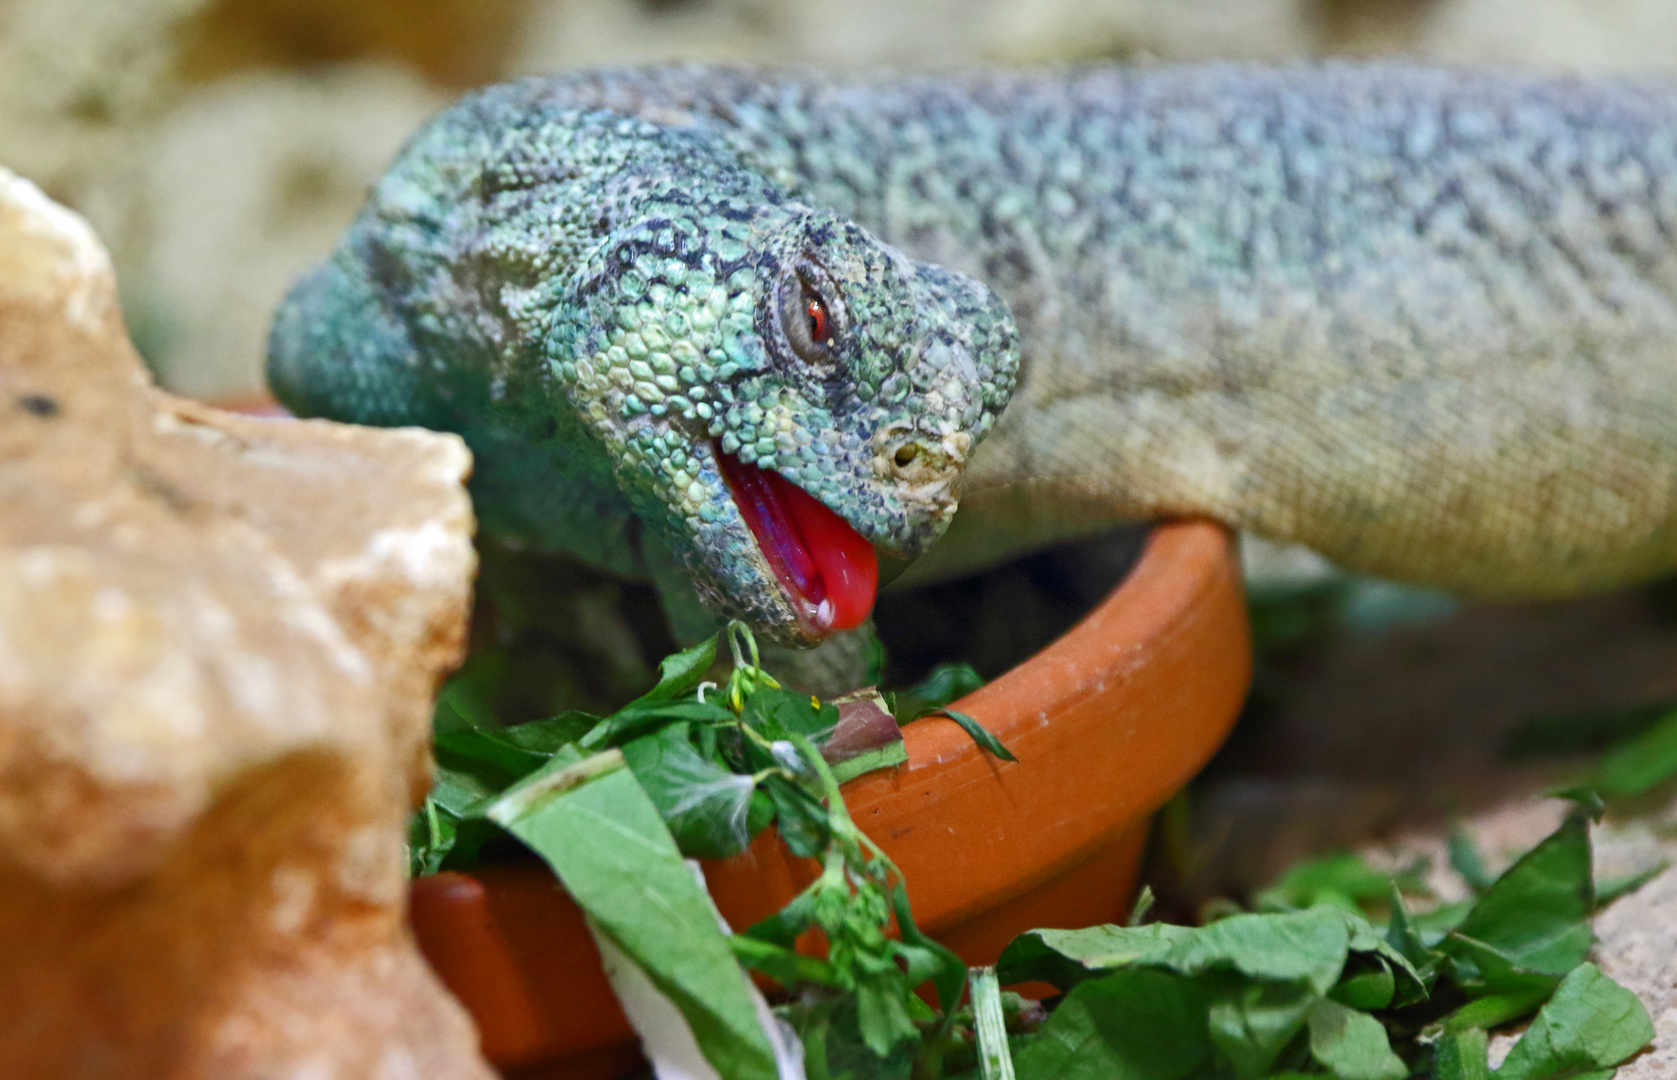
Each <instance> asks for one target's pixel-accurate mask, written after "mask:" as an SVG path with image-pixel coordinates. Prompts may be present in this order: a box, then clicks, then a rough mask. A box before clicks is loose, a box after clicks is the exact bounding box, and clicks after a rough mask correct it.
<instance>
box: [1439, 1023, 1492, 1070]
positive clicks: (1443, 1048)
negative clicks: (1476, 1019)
mask: <svg viewBox="0 0 1677 1080" xmlns="http://www.w3.org/2000/svg"><path fill="white" fill-rule="evenodd" d="M1490 1053H1491V1040H1490V1037H1489V1036H1488V1035H1486V1034H1485V1033H1484V1032H1483V1031H1482V1030H1480V1029H1478V1028H1467V1029H1465V1030H1461V1031H1446V1032H1444V1034H1442V1035H1440V1036H1439V1037H1438V1041H1437V1042H1435V1043H1433V1049H1432V1054H1433V1058H1432V1062H1433V1064H1432V1075H1433V1080H1491V1062H1490Z"/></svg>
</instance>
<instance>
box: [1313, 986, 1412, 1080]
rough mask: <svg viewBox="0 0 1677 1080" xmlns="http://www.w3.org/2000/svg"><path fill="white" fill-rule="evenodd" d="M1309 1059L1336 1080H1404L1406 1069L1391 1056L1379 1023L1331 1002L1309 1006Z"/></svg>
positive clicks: (1401, 1061) (1401, 1060) (1401, 1062)
mask: <svg viewBox="0 0 1677 1080" xmlns="http://www.w3.org/2000/svg"><path fill="white" fill-rule="evenodd" d="M1308 1023H1309V1025H1310V1056H1311V1057H1313V1058H1315V1059H1316V1060H1317V1062H1318V1063H1320V1064H1321V1065H1322V1066H1323V1067H1324V1068H1326V1069H1327V1070H1328V1071H1329V1072H1331V1073H1333V1075H1334V1076H1335V1077H1337V1078H1338V1080H1404V1078H1405V1077H1407V1076H1408V1075H1409V1069H1408V1067H1407V1066H1405V1065H1404V1063H1403V1059H1402V1058H1400V1057H1398V1056H1397V1055H1396V1054H1394V1053H1392V1045H1391V1042H1390V1041H1389V1040H1388V1039H1387V1037H1386V1029H1385V1027H1384V1026H1382V1025H1381V1023H1380V1021H1378V1020H1376V1019H1375V1018H1374V1017H1372V1016H1370V1015H1368V1014H1367V1013H1363V1012H1356V1011H1354V1010H1352V1009H1348V1008H1346V1007H1345V1006H1343V1005H1341V1004H1339V1003H1338V1002H1335V1001H1328V1000H1325V999H1324V1000H1321V1001H1318V1002H1316V1004H1314V1005H1312V1006H1311V1007H1310V1018H1309V1021H1308Z"/></svg>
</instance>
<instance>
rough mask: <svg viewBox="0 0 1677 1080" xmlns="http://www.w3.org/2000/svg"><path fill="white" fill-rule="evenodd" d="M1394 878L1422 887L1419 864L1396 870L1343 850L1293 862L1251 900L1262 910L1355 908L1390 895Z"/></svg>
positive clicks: (1414, 888) (1409, 886)
mask: <svg viewBox="0 0 1677 1080" xmlns="http://www.w3.org/2000/svg"><path fill="white" fill-rule="evenodd" d="M1394 882H1395V883H1396V884H1397V885H1398V886H1399V887H1401V888H1404V889H1407V890H1409V891H1411V892H1420V891H1422V888H1423V883H1422V880H1421V875H1420V867H1409V868H1405V869H1404V870H1401V871H1399V872H1397V873H1395V874H1394V873H1392V872H1390V871H1387V870H1379V869H1376V868H1375V867H1372V866H1370V865H1369V864H1368V863H1367V862H1365V861H1364V860H1363V859H1362V858H1361V857H1360V856H1357V855H1352V854H1349V853H1340V854H1337V855H1328V856H1325V857H1323V858H1319V859H1311V860H1309V861H1307V862H1302V863H1299V864H1297V865H1296V866H1293V867H1292V868H1291V869H1289V870H1287V872H1286V873H1284V874H1282V875H1281V877H1280V878H1278V879H1277V880H1276V881H1275V883H1274V884H1273V885H1270V886H1269V887H1268V888H1266V889H1264V890H1262V891H1260V892H1259V893H1258V894H1257V895H1256V896H1255V897H1253V900H1252V903H1253V906H1254V907H1256V908H1257V909H1258V910H1260V911H1288V910H1296V909H1299V908H1308V907H1315V906H1316V905H1317V904H1333V905H1334V906H1336V907H1342V908H1345V909H1346V910H1348V911H1356V910H1359V908H1360V905H1362V904H1369V903H1375V902H1378V901H1384V900H1385V899H1387V897H1388V896H1389V895H1390V893H1391V889H1392V886H1393V883H1394Z"/></svg>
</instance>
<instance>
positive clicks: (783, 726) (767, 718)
mask: <svg viewBox="0 0 1677 1080" xmlns="http://www.w3.org/2000/svg"><path fill="white" fill-rule="evenodd" d="M740 719H742V720H744V721H745V722H746V723H748V724H750V725H751V726H752V727H754V728H757V729H758V730H759V731H761V732H762V733H763V734H764V735H767V736H768V737H769V738H771V739H784V738H786V737H787V735H788V734H794V735H802V736H803V737H804V738H806V739H809V740H810V741H811V742H817V743H819V742H820V741H821V740H822V739H824V738H825V737H826V736H827V734H828V733H829V732H831V731H832V730H833V728H835V727H837V726H838V721H839V713H838V708H837V707H836V706H834V705H832V704H830V703H828V702H824V701H820V700H818V699H816V698H813V697H811V696H810V695H808V694H802V693H799V692H798V691H796V690H787V689H784V688H780V687H766V688H764V689H761V690H758V691H757V692H755V693H753V694H752V695H751V696H750V697H749V698H747V699H746V701H745V711H744V712H742V713H741V714H740Z"/></svg>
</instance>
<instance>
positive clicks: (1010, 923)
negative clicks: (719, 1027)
mask: <svg viewBox="0 0 1677 1080" xmlns="http://www.w3.org/2000/svg"><path fill="white" fill-rule="evenodd" d="M1250 676H1251V642H1250V638H1249V633H1248V628H1247V621H1246V611H1245V605H1244V600H1243V596H1242V592H1241V583H1240V572H1239V566H1238V563H1237V560H1236V557H1235V550H1234V543H1233V538H1232V537H1231V536H1230V535H1229V534H1228V533H1227V532H1226V531H1225V530H1223V529H1222V528H1220V527H1218V526H1216V525H1213V524H1209V523H1207V522H1201V521H1186V522H1176V523H1171V524H1166V525H1162V526H1160V527H1159V528H1157V529H1155V530H1154V531H1153V534H1152V536H1151V537H1150V538H1149V540H1148V542H1147V546H1146V548H1145V550H1144V551H1143V553H1142V557H1141V559H1140V561H1139V562H1138V563H1137V564H1136V566H1135V568H1134V569H1133V570H1132V571H1131V572H1130V574H1129V576H1128V577H1127V578H1126V579H1125V580H1124V582H1123V583H1122V584H1120V585H1119V586H1118V588H1116V589H1114V590H1113V592H1112V594H1111V595H1110V596H1108V597H1107V598H1106V600H1104V601H1103V602H1102V603H1101V605H1100V606H1099V607H1097V608H1096V609H1095V610H1094V611H1092V612H1091V613H1090V614H1089V615H1088V617H1086V618H1085V619H1084V620H1083V621H1082V622H1081V623H1079V624H1078V625H1077V626H1075V627H1073V628H1072V629H1071V630H1070V631H1069V632H1068V633H1067V634H1066V635H1065V636H1064V637H1062V638H1061V639H1060V640H1058V641H1056V642H1055V643H1054V644H1053V645H1050V646H1049V647H1048V648H1046V649H1044V650H1043V651H1042V652H1041V653H1039V654H1037V655H1036V656H1035V657H1033V658H1032V659H1030V660H1029V661H1027V662H1026V663H1024V664H1022V665H1020V666H1019V667H1017V668H1015V669H1014V670H1012V671H1010V672H1008V673H1007V674H1006V675H1003V676H1002V677H1001V678H999V679H997V680H996V681H994V682H992V683H990V684H989V685H988V686H986V687H984V688H983V689H981V690H978V691H977V692H975V693H973V694H971V695H970V696H968V697H966V698H963V699H962V700H960V701H958V702H956V703H955V707H956V708H958V709H960V710H961V711H963V712H966V713H969V714H971V715H972V716H973V717H975V718H976V719H977V720H978V721H979V722H980V723H981V724H983V725H984V726H985V727H986V728H988V729H989V730H990V731H992V732H994V733H995V735H996V736H997V738H999V739H1001V741H1002V743H1003V744H1005V745H1006V746H1007V747H1008V749H1010V750H1012V751H1013V753H1014V754H1015V755H1016V756H1017V757H1018V758H1019V761H1018V763H1017V764H1008V763H1005V762H1001V761H998V760H996V759H995V758H992V757H990V756H989V755H988V754H985V753H984V752H983V751H981V750H979V749H978V748H977V747H976V746H975V745H974V744H973V741H972V740H971V739H970V738H968V737H967V735H966V733H965V732H963V731H962V730H961V729H960V728H959V727H958V726H957V725H956V724H955V723H954V722H953V721H951V720H947V719H939V718H928V719H923V720H918V721H916V722H914V723H913V724H910V725H909V726H908V727H907V728H905V729H904V732H903V734H904V739H905V741H906V743H907V749H908V763H907V764H906V765H902V766H900V767H898V768H896V769H893V770H889V771H881V772H876V773H871V774H869V775H866V776H861V777H858V778H857V779H855V780H852V781H851V782H850V783H848V784H846V785H845V787H844V796H845V801H846V803H847V804H848V805H849V807H850V813H851V815H852V816H853V817H854V818H855V820H856V822H857V824H858V825H860V826H861V827H862V828H863V830H864V831H866V832H867V833H868V835H869V836H871V837H872V838H873V839H874V840H875V841H876V842H877V843H878V844H879V845H880V847H882V848H884V849H885V851H886V853H887V854H889V855H890V856H891V858H892V859H893V860H895V861H896V864H897V866H898V867H900V868H901V870H902V872H903V876H904V878H905V880H906V882H907V885H908V894H909V898H910V900H911V902H912V903H913V906H914V913H915V918H916V919H917V921H918V922H919V923H920V925H921V926H922V927H923V928H925V929H926V930H927V931H929V932H930V933H931V934H933V935H934V936H935V937H937V938H938V939H939V940H940V941H942V942H944V943H945V944H947V945H949V946H950V947H951V948H953V949H954V950H955V951H956V952H957V953H959V954H960V955H961V956H962V958H964V959H965V960H966V961H967V962H968V963H969V964H984V963H992V962H994V961H995V959H996V957H997V955H998V954H999V953H1000V952H1001V949H1002V946H1003V945H1005V944H1006V943H1007V942H1008V941H1009V940H1011V939H1012V938H1013V937H1014V935H1016V934H1018V933H1020V932H1021V931H1024V930H1028V929H1030V928H1032V927H1039V926H1064V927H1076V926H1090V925H1093V924H1097V923H1108V922H1118V921H1121V920H1122V919H1123V917H1124V916H1125V914H1126V912H1127V908H1128V905H1129V902H1130V897H1131V893H1132V891H1133V889H1134V887H1135V878H1136V873H1137V869H1138V864H1139V862H1140V859H1141V853H1142V845H1143V843H1144V841H1145V840H1146V836H1147V826H1148V820H1149V818H1150V816H1151V815H1152V813H1153V811H1155V810H1157V809H1158V808H1159V807H1160V806H1161V805H1163V804H1164V803H1165V801H1166V800H1168V799H1169V798H1170V797H1171V796H1172V795H1173V794H1174V793H1175V792H1176V791H1177V789H1178V788H1180V787H1181V786H1182V785H1183V784H1184V783H1186V782H1187V781H1188V779H1189V778H1190V777H1192V776H1193V775H1194V773H1195V772H1196V771H1198V770H1199V768H1200V766H1202V765H1204V764H1205V762H1206V760H1207V759H1208V758H1210V756H1211V754H1212V752H1213V751H1214V750H1216V749H1217V746H1218V745H1219V744H1220V743H1221V742H1222V741H1223V738H1224V736H1225V735H1227V734H1228V731H1229V728H1230V727H1231V725H1232V724H1233V723H1234V719H1235V715H1236V713H1237V712H1238V711H1239V708H1240V704H1241V701H1242V699H1243V698H1244V697H1245V694H1246V688H1247V684H1248V682H1249V680H1250ZM815 872H816V866H815V864H814V863H813V862H812V861H808V860H801V859H797V858H794V857H793V856H792V855H791V854H790V853H789V852H787V850H786V848H785V847H784V845H782V844H781V843H780V842H779V839H778V837H776V836H775V834H774V833H773V832H772V831H770V832H767V833H764V834H763V835H761V836H759V837H758V838H757V841H756V842H755V843H754V844H752V846H751V849H750V850H749V851H748V852H746V853H744V854H742V855H739V856H736V857H734V858H732V859H728V860H725V861H720V862H710V863H707V864H705V876H706V879H707V880H708V881H709V883H710V889H711V894H712V896H714V897H715V899H716V903H717V905H718V907H720V908H721V910H722V914H723V915H724V916H725V917H726V918H727V920H728V922H729V924H730V925H732V926H734V927H745V926H748V925H750V924H751V923H753V922H756V921H757V920H758V919H760V918H762V917H764V916H766V915H769V914H771V913H773V912H774V911H776V910H778V909H779V908H780V907H781V906H782V905H783V904H785V903H786V902H787V901H788V900H790V899H791V898H792V896H793V895H794V894H796V893H797V891H798V890H799V889H801V888H802V887H803V886H804V885H805V884H806V883H808V882H809V881H810V880H812V879H813V878H814V876H815ZM411 919H412V924H413V929H414V933H415V935H416V937H417V938H418V939H419V944H420V947H421V948H422V949H423V950H424V952H425V955H426V956H427V957H428V958H429V959H430V961H431V965H432V966H433V967H434V968H435V969H436V971H437V974H438V975H440V976H441V977H442V980H443V982H444V983H446V984H447V985H448V987H449V989H450V990H452V991H453V992H454V993H455V995H456V996H457V997H459V999H460V1001H461V1002H462V1003H463V1004H464V1005H465V1006H466V1008H467V1010H468V1011H470V1013H471V1014H472V1017H473V1018H474V1019H475V1020H476V1021H477V1025H478V1029H479V1031H480V1032H481V1033H482V1037H483V1051H484V1054H485V1055H486V1056H487V1057H488V1058H489V1060H490V1061H492V1062H494V1063H495V1064H496V1065H498V1066H500V1067H502V1068H503V1069H514V1070H517V1072H516V1075H518V1076H520V1077H526V1078H535V1077H552V1078H560V1077H565V1078H571V1080H584V1078H588V1080H592V1078H595V1077H609V1076H613V1075H616V1074H618V1073H620V1072H621V1071H623V1070H624V1069H625V1068H627V1067H630V1066H632V1065H633V1064H634V1063H635V1062H636V1061H637V1060H638V1056H637V1051H636V1048H635V1044H634V1036H633V1033H632V1032H631V1030H630V1028H629V1025H628V1022H627V1021H626V1020H625V1019H624V1017H623V1014H622V1012H621V1011H620V1010H619V1009H618V1006H617V1002H616V999H615V998H614V997H613V996H612V993H611V989H610V987H609V986H608V985H607V983H606V978H605V975H604V973H603V972H602V971H601V970H600V963H599V957H598V954H597V953H596V952H595V951H594V944H593V941H592V940H591V939H590V937H589V935H588V932H587V930H586V929H585V928H584V927H583V923H582V917H581V914H580V913H579V912H578V910H577V908H576V906H575V905H574V904H572V903H571V901H570V899H569V897H567V896H566V895H565V894H564V892H562V891H561V890H560V888H559V886H558V885H557V883H556V882H555V881H554V879H553V878H552V876H551V875H550V874H548V873H547V871H546V869H545V868H544V867H542V866H541V864H539V863H536V862H533V861H532V862H531V863H529V864H520V865H511V866H491V867H485V868H483V869H482V870H479V871H476V872H474V873H472V874H470V875H466V874H457V873H443V874H438V875H436V876H434V877H428V878H421V879H419V880H417V881H415V882H414V883H413V887H412V909H411Z"/></svg>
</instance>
